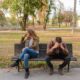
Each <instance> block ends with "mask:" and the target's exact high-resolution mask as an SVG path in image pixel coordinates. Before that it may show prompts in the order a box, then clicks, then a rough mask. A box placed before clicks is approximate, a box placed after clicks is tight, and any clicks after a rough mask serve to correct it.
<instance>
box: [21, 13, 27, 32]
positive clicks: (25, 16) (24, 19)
mask: <svg viewBox="0 0 80 80" xmlns="http://www.w3.org/2000/svg"><path fill="white" fill-rule="evenodd" d="M26 21H27V22H28V15H27V14H24V16H23V25H22V30H24V31H25V30H26Z"/></svg>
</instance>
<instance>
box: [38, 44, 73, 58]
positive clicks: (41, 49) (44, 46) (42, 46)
mask: <svg viewBox="0 0 80 80" xmlns="http://www.w3.org/2000/svg"><path fill="white" fill-rule="evenodd" d="M66 45H67V48H68V50H69V55H70V56H73V52H72V44H69V43H67V44H66ZM46 49H47V44H44V43H42V44H39V52H40V53H39V58H40V57H41V58H42V57H45V56H46Z"/></svg>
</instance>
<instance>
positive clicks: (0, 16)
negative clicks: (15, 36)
mask: <svg viewBox="0 0 80 80" xmlns="http://www.w3.org/2000/svg"><path fill="white" fill-rule="evenodd" d="M5 23H6V18H5V15H4V13H3V12H2V11H0V25H1V26H4V24H5Z"/></svg>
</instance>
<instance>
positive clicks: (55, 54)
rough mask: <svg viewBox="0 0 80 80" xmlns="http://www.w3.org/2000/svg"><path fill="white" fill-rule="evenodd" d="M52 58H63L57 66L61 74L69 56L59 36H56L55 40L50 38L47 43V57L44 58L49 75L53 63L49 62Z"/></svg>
mask: <svg viewBox="0 0 80 80" xmlns="http://www.w3.org/2000/svg"><path fill="white" fill-rule="evenodd" d="M53 59H62V60H63V63H62V64H61V65H59V68H58V72H59V73H60V74H61V75H63V68H64V67H65V66H66V65H67V64H68V63H69V62H70V56H69V52H68V49H67V46H66V44H65V43H64V42H63V41H62V38H61V37H56V38H55V40H51V41H50V42H49V43H48V45H47V57H46V59H45V60H46V63H47V65H48V67H49V69H50V73H49V74H50V75H52V74H53V72H54V68H53V64H52V63H51V60H53Z"/></svg>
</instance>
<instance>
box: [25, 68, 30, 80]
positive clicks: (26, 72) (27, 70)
mask: <svg viewBox="0 0 80 80" xmlns="http://www.w3.org/2000/svg"><path fill="white" fill-rule="evenodd" d="M29 75H30V72H29V69H25V79H27V78H28V77H29Z"/></svg>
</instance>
